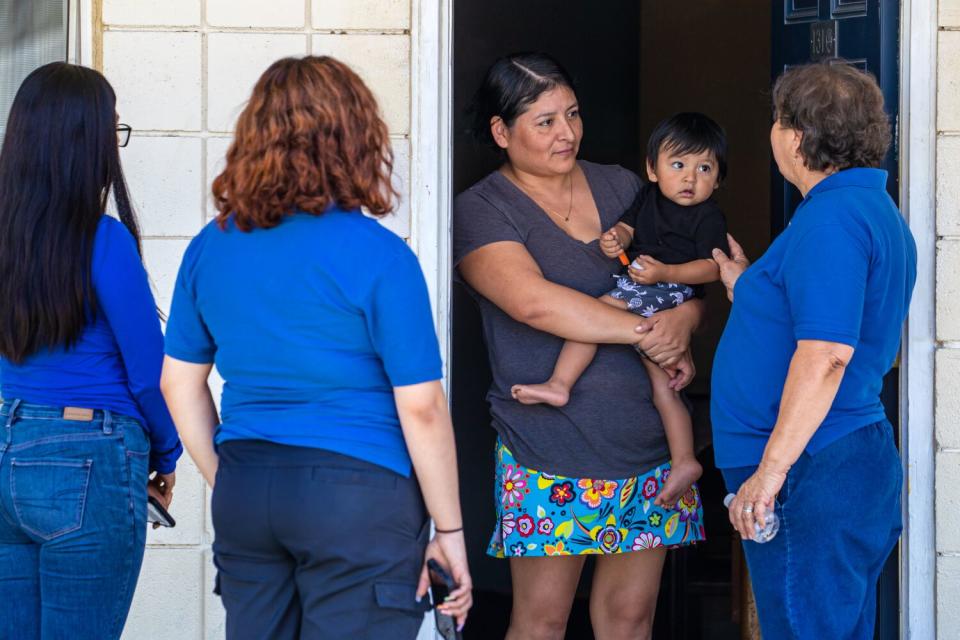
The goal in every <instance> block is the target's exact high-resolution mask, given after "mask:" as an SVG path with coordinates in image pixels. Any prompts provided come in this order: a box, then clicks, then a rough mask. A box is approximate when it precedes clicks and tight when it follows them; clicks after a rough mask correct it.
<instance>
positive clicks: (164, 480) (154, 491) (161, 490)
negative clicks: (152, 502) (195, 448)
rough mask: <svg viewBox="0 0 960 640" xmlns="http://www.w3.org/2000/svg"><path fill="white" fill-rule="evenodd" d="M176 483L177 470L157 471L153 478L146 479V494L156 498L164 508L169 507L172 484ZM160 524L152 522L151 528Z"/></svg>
mask: <svg viewBox="0 0 960 640" xmlns="http://www.w3.org/2000/svg"><path fill="white" fill-rule="evenodd" d="M176 483H177V472H176V471H174V472H171V473H159V472H158V473H157V474H156V475H154V476H153V478H151V479H149V480H147V495H148V496H153V497H154V498H156V499H157V500H158V501H159V502H160V504H162V505H163V508H164V509H169V508H170V503H171V502H173V486H174V485H175V484H176ZM159 526H160V524H159V523H156V522H154V523H153V528H154V529H156V528H157V527H159Z"/></svg>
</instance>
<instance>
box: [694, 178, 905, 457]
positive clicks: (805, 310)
mask: <svg viewBox="0 0 960 640" xmlns="http://www.w3.org/2000/svg"><path fill="white" fill-rule="evenodd" d="M886 182H887V173H886V172H885V171H882V170H880V169H866V168H854V169H847V170H844V171H840V172H838V173H835V174H833V175H830V176H828V177H827V178H825V179H824V180H822V181H821V182H819V183H818V184H817V185H816V186H814V187H813V188H812V189H811V190H810V191H809V192H808V193H807V196H806V197H805V198H804V200H803V202H801V203H800V205H799V206H798V207H797V210H796V213H795V214H794V217H793V219H792V221H791V223H790V225H789V226H788V227H787V229H786V230H785V231H784V232H783V233H782V234H780V235H779V236H778V237H777V238H776V240H774V242H773V244H771V245H770V248H769V249H767V252H766V253H764V254H763V256H762V257H761V258H760V259H759V260H757V262H756V263H754V264H753V265H752V266H751V267H750V268H749V269H747V271H746V272H745V273H744V274H743V275H741V276H740V279H739V280H738V281H737V284H736V287H735V289H734V304H733V308H732V310H731V312H730V318H729V320H728V321H727V326H726V329H725V330H724V332H723V336H722V338H721V339H720V344H719V346H718V347H717V351H716V355H715V358H714V366H713V380H712V393H711V419H712V422H713V434H714V451H715V455H716V462H717V466H718V467H720V468H733V467H744V466H751V465H756V464H758V463H759V462H760V459H761V457H762V455H763V450H764V447H765V446H766V444H767V440H768V439H769V437H770V434H771V433H772V431H773V427H774V425H775V424H776V420H777V414H778V412H779V408H780V398H781V395H782V393H783V387H784V383H785V382H786V378H787V370H788V367H789V365H790V360H791V358H792V357H793V354H794V352H795V351H796V348H797V341H799V340H823V341H829V342H838V343H842V344H846V345H850V346H851V347H853V348H854V355H853V359H852V360H851V361H850V363H849V364H848V366H847V368H846V371H845V373H844V376H843V381H842V382H841V384H840V388H839V391H838V392H837V396H836V398H835V400H834V402H833V405H832V407H831V408H830V411H829V412H828V414H827V416H826V418H825V419H824V421H823V423H822V424H821V425H820V427H819V428H818V429H817V431H816V433H815V434H814V436H813V438H812V439H811V440H810V442H809V444H808V445H807V447H806V451H807V452H808V453H810V454H815V453H816V452H818V451H820V450H822V449H823V448H824V447H826V446H827V445H829V444H830V443H832V442H834V441H836V440H837V439H839V438H841V437H843V436H845V435H847V434H849V433H851V432H853V431H855V430H857V429H859V428H861V427H864V426H867V425H869V424H873V423H875V422H878V421H880V420H883V419H884V409H883V405H882V404H881V402H880V391H881V388H882V385H883V376H884V375H885V374H886V373H887V371H889V370H890V368H891V367H892V365H893V363H894V360H895V359H896V355H897V351H898V349H899V345H900V333H901V329H902V326H903V322H904V320H905V319H906V315H907V309H908V307H909V304H910V297H911V294H912V292H913V285H914V282H915V281H916V276H917V249H916V244H915V242H914V240H913V236H912V234H911V233H910V229H909V227H908V226H907V224H906V222H905V220H904V219H903V216H901V215H900V212H899V211H898V210H897V207H896V205H895V204H894V202H893V200H892V199H891V198H890V196H889V195H888V194H887V192H886V189H885V185H886Z"/></svg>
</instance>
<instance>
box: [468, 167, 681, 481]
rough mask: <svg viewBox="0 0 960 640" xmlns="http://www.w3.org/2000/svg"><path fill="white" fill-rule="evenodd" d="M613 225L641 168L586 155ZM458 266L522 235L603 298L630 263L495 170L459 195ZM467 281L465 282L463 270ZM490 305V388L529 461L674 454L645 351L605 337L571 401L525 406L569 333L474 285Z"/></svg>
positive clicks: (542, 463)
mask: <svg viewBox="0 0 960 640" xmlns="http://www.w3.org/2000/svg"><path fill="white" fill-rule="evenodd" d="M580 167H581V169H583V173H584V175H585V176H586V179H587V183H588V185H589V186H590V190H591V192H592V194H593V199H594V201H595V203H596V205H597V209H598V210H599V212H600V226H601V228H602V229H603V230H606V229H609V228H610V227H612V226H614V225H615V224H616V223H617V221H618V220H619V219H620V216H621V215H622V214H623V212H624V211H625V210H626V209H627V207H629V206H630V203H632V202H633V199H634V197H635V196H636V194H637V191H638V190H639V189H640V184H641V183H640V179H639V178H638V177H637V176H636V174H634V173H632V172H630V171H628V170H626V169H624V168H622V167H619V166H614V165H599V164H593V163H590V162H585V161H580ZM453 215H454V234H453V247H454V248H453V257H454V265H455V266H459V264H460V261H461V260H463V258H464V257H465V256H467V255H468V254H470V253H471V252H472V251H475V250H476V249H479V248H481V247H483V246H485V245H488V244H491V243H494V242H518V243H520V244H522V245H523V246H524V247H525V248H526V249H527V251H528V252H529V253H530V255H531V256H533V259H534V260H535V261H536V262H537V264H538V265H539V267H540V270H541V271H542V272H543V275H544V277H545V278H546V279H547V280H550V281H551V282H554V283H556V284H560V285H563V286H566V287H570V288H571V289H575V290H577V291H580V292H581V293H585V294H587V295H589V296H595V297H597V296H600V295H602V294H604V293H606V292H607V291H609V290H610V289H611V288H612V286H613V284H614V280H613V279H612V278H611V275H613V274H616V273H619V271H620V270H621V265H620V263H619V262H618V261H616V260H611V259H609V258H607V257H606V256H604V255H603V253H602V252H601V251H600V246H599V242H598V240H594V241H592V242H589V243H584V242H581V241H579V240H577V239H575V238H572V237H570V236H569V235H567V234H566V233H565V232H564V231H563V230H562V229H561V228H560V227H558V226H557V225H556V224H555V223H554V222H553V220H552V219H551V218H550V216H549V214H548V213H546V212H545V211H544V210H543V209H541V208H540V207H539V206H538V205H537V204H536V203H535V202H534V201H533V200H531V199H530V198H529V197H528V196H527V195H526V194H524V193H523V192H522V191H520V189H518V188H517V187H516V186H515V185H514V184H513V183H512V182H510V181H509V180H508V179H507V178H506V177H505V176H504V175H503V174H501V173H500V172H498V171H494V172H493V173H491V174H490V175H488V176H487V177H485V178H483V179H482V180H480V181H479V182H477V183H476V184H475V185H473V186H472V187H470V188H469V189H467V190H466V191H464V192H463V193H461V194H460V195H459V196H457V198H456V201H455V202H454V213H453ZM457 277H458V279H459V280H460V281H461V282H462V278H459V274H458V276H457ZM467 288H468V289H469V290H470V293H471V294H472V296H473V297H474V299H475V300H476V301H477V303H478V304H479V306H480V314H481V317H482V321H483V333H484V338H485V340H486V345H487V352H488V355H489V358H490V368H491V371H492V372H493V384H492V385H491V387H490V390H489V392H488V394H487V401H488V402H489V403H490V410H491V415H492V416H493V427H494V428H495V429H496V430H497V432H498V433H499V435H500V439H501V441H502V442H503V444H504V445H505V446H506V447H507V448H508V449H509V450H510V451H511V453H513V455H514V457H515V459H516V460H517V461H518V462H520V464H522V465H524V466H526V467H529V468H532V469H535V470H537V471H540V472H544V473H549V474H554V475H563V476H570V477H575V478H601V479H619V478H629V477H631V476H636V475H639V474H641V473H643V472H645V471H647V470H649V469H651V468H653V467H655V466H657V465H659V464H662V463H664V462H666V461H667V460H668V459H669V457H670V456H669V450H668V448H667V441H666V437H665V435H664V431H663V424H662V422H661V421H660V415H659V413H658V412H657V410H656V408H655V407H654V405H653V396H652V394H651V389H650V381H649V378H648V377H647V372H646V370H645V369H644V366H643V363H642V362H641V360H640V357H639V356H638V355H637V354H636V352H635V351H634V350H633V349H632V348H631V347H630V346H629V345H600V348H599V349H598V350H597V355H596V357H595V358H594V360H593V362H592V363H591V364H590V366H589V367H588V368H587V370H586V371H585V372H584V373H583V375H582V376H581V377H580V379H579V380H578V381H577V384H576V385H575V386H574V388H573V390H572V392H571V394H570V401H569V403H568V404H567V405H566V406H565V407H562V408H556V407H551V406H549V405H545V404H539V405H524V404H521V403H519V402H517V401H516V400H514V399H513V398H512V397H511V395H510V387H511V386H513V385H514V384H518V383H519V384H524V383H527V384H529V383H536V382H543V381H545V380H547V378H549V377H550V374H551V373H552V371H553V367H554V364H555V363H556V361H557V356H558V355H559V353H560V348H561V347H562V346H563V339H562V338H558V337H557V336H554V335H552V334H549V333H545V332H543V331H538V330H537V329H534V328H533V327H530V326H529V325H526V324H523V323H522V322H518V321H516V320H514V319H513V318H511V317H510V316H509V315H507V314H506V313H505V312H504V311H502V310H501V309H500V308H499V307H497V306H496V305H495V304H493V303H492V302H490V301H489V300H487V299H486V298H484V297H483V296H481V295H480V294H478V293H477V292H476V291H474V290H473V289H472V288H470V287H469V286H467Z"/></svg>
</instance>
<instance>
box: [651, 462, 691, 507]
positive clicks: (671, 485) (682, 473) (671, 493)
mask: <svg viewBox="0 0 960 640" xmlns="http://www.w3.org/2000/svg"><path fill="white" fill-rule="evenodd" d="M701 475H703V467H701V466H700V463H699V462H697V459H696V458H694V457H692V456H691V457H689V458H685V459H683V460H678V461H676V462H671V463H670V477H668V478H667V481H666V483H664V485H663V490H662V491H660V495H658V496H657V499H656V500H654V501H653V503H654V504H655V505H657V506H659V507H663V508H664V509H672V508H673V507H675V506H676V504H677V501H678V500H680V497H681V496H682V495H683V494H685V493H686V492H687V491H689V490H690V486H691V485H692V484H693V483H694V482H696V481H697V480H698V479H699V478H700V476H701Z"/></svg>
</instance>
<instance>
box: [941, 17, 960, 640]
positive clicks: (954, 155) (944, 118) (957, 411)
mask: <svg viewBox="0 0 960 640" xmlns="http://www.w3.org/2000/svg"><path fill="white" fill-rule="evenodd" d="M939 10H940V11H939V14H940V15H939V33H938V43H937V44H938V49H939V51H938V55H937V60H938V65H937V67H938V71H937V341H938V345H939V346H938V349H937V358H936V399H937V400H936V403H937V406H936V439H937V442H936V445H937V454H936V456H937V457H936V465H937V468H936V518H937V637H938V638H940V639H941V640H947V639H948V638H951V639H952V638H956V637H958V636H957V634H958V633H960V631H958V629H960V607H958V606H957V605H958V603H960V393H958V392H957V390H958V388H960V175H958V173H957V168H958V167H960V0H940V6H939Z"/></svg>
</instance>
